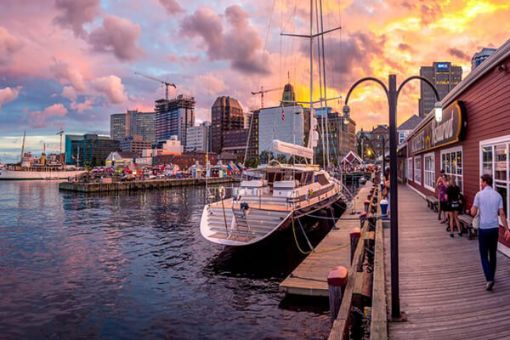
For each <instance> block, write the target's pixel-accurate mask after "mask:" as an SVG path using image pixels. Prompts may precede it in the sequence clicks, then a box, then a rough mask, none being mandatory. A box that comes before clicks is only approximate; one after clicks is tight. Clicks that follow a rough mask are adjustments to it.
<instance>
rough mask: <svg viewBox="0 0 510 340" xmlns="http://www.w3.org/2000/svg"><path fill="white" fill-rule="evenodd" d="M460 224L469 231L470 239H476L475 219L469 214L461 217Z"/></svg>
mask: <svg viewBox="0 0 510 340" xmlns="http://www.w3.org/2000/svg"><path fill="white" fill-rule="evenodd" d="M459 222H460V224H461V225H462V227H463V228H464V229H466V230H467V232H468V237H469V239H470V240H472V239H474V238H475V237H476V229H475V228H473V217H471V216H469V215H467V214H462V215H459Z"/></svg>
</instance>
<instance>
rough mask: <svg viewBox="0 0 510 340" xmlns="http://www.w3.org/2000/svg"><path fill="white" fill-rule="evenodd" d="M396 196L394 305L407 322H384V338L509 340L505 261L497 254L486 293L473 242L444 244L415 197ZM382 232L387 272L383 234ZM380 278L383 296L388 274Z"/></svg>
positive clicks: (446, 239) (509, 275) (440, 229)
mask: <svg viewBox="0 0 510 340" xmlns="http://www.w3.org/2000/svg"><path fill="white" fill-rule="evenodd" d="M398 195H399V197H398V200H399V235H400V236H399V246H400V254H399V255H400V256H399V259H400V301H401V310H402V311H403V312H405V315H406V317H407V321H406V322H390V323H389V331H390V338H391V339H449V340H454V339H510V326H509V325H508V322H509V320H510V259H509V258H508V257H506V256H504V255H503V254H501V253H498V258H497V272H496V284H495V286H494V290H493V291H492V292H488V291H486V290H485V278H484V275H483V272H482V266H481V264H480V255H479V251H478V240H468V239H467V237H466V236H464V237H462V238H459V237H458V236H457V235H455V238H453V239H452V238H450V236H449V234H448V233H447V232H446V231H445V225H444V224H440V223H439V221H438V220H437V213H433V212H432V211H431V210H429V209H428V208H427V204H426V202H425V201H424V200H423V199H422V198H421V197H420V196H418V195H417V194H416V193H415V192H413V191H412V190H411V189H409V188H408V187H405V186H400V187H399V193H398ZM384 232H385V243H386V245H385V248H386V249H388V251H386V252H385V253H386V263H387V265H386V269H387V270H389V269H390V259H389V253H390V252H389V246H390V244H389V229H386V230H384ZM386 277H387V280H388V282H387V284H386V287H387V289H388V290H389V287H391V283H390V282H389V280H390V278H391V276H390V273H389V272H388V273H387V275H386ZM388 293H389V292H388ZM388 295H389V294H388Z"/></svg>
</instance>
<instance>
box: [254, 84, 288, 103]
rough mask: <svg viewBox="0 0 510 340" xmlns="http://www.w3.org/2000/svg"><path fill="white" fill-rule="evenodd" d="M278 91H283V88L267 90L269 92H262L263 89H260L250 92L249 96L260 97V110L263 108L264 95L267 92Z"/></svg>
mask: <svg viewBox="0 0 510 340" xmlns="http://www.w3.org/2000/svg"><path fill="white" fill-rule="evenodd" d="M278 90H283V87H277V88H274V89H269V90H264V87H262V86H261V87H260V91H252V92H251V94H252V95H254V96H256V95H258V94H259V95H260V108H261V109H262V108H264V93H268V92H273V91H278Z"/></svg>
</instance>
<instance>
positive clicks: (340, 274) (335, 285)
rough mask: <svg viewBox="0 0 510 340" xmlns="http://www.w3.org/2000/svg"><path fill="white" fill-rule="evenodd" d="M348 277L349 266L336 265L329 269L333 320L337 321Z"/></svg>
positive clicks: (330, 306) (330, 302)
mask: <svg viewBox="0 0 510 340" xmlns="http://www.w3.org/2000/svg"><path fill="white" fill-rule="evenodd" d="M348 277H349V271H348V270H347V268H345V267H342V266H338V267H335V268H333V269H331V270H330V271H329V274H328V291H329V313H330V315H331V321H332V322H333V321H335V319H336V317H337V315H338V310H339V309H340V305H341V304H342V295H343V293H344V289H345V286H346V285H347V279H348Z"/></svg>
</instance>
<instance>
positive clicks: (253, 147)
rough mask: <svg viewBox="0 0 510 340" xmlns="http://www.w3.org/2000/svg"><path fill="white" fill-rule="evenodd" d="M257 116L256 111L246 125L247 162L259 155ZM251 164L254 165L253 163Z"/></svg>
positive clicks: (258, 112)
mask: <svg viewBox="0 0 510 340" xmlns="http://www.w3.org/2000/svg"><path fill="white" fill-rule="evenodd" d="M259 114H260V110H257V111H254V112H253V113H252V115H251V116H250V123H249V125H248V158H247V161H255V160H256V159H257V158H258V155H259ZM251 163H252V164H255V163H254V162H251Z"/></svg>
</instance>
